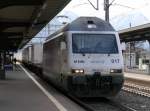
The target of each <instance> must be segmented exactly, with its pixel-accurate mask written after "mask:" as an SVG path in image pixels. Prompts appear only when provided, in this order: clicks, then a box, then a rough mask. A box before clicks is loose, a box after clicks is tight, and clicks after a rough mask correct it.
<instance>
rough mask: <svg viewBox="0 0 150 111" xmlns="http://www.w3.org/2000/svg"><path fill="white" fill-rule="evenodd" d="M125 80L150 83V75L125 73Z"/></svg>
mask: <svg viewBox="0 0 150 111" xmlns="http://www.w3.org/2000/svg"><path fill="white" fill-rule="evenodd" d="M124 76H125V78H131V79H136V80H140V81H146V82H150V75H146V74H136V73H127V72H125V73H124Z"/></svg>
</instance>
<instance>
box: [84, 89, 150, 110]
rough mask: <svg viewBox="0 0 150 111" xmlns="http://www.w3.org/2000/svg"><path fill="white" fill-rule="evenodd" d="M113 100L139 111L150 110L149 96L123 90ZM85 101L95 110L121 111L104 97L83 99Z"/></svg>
mask: <svg viewBox="0 0 150 111" xmlns="http://www.w3.org/2000/svg"><path fill="white" fill-rule="evenodd" d="M112 100H113V101H116V102H118V103H120V104H122V105H125V106H128V107H130V108H133V109H135V110H137V111H150V98H148V97H143V96H140V95H136V94H133V93H130V92H126V91H123V90H121V91H120V93H119V94H118V95H117V96H116V97H115V98H113V99H112ZM83 102H85V103H86V104H88V105H89V106H90V107H92V108H94V109H95V111H121V110H120V109H118V108H116V107H115V106H111V105H109V104H107V102H106V101H104V98H96V99H92V100H91V99H89V100H88V99H87V100H83Z"/></svg>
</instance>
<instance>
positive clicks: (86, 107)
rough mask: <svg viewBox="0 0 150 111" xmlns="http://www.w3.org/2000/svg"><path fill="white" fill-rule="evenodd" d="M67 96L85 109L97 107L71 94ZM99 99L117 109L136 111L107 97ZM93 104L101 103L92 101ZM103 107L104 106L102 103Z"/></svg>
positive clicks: (89, 109)
mask: <svg viewBox="0 0 150 111" xmlns="http://www.w3.org/2000/svg"><path fill="white" fill-rule="evenodd" d="M69 98H70V99H71V100H73V101H74V102H76V103H77V104H79V105H80V106H81V107H83V108H84V109H85V110H86V111H97V110H96V109H98V108H95V107H93V106H92V105H91V104H88V103H87V102H85V101H83V100H80V99H78V98H76V97H74V96H72V95H69ZM101 99H103V103H105V104H106V105H110V106H112V107H114V108H116V109H117V110H119V111H136V110H135V109H133V108H130V107H128V106H126V105H123V104H120V103H119V102H116V101H113V100H110V99H107V98H101ZM93 104H101V103H99V102H96V103H95V102H94V103H93ZM103 107H105V106H104V105H103ZM106 107H107V106H106Z"/></svg>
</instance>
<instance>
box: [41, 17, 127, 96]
mask: <svg viewBox="0 0 150 111" xmlns="http://www.w3.org/2000/svg"><path fill="white" fill-rule="evenodd" d="M43 75H44V76H45V77H47V78H49V79H50V80H51V82H52V83H54V84H55V85H56V86H58V87H59V88H61V89H63V90H65V91H67V92H69V93H71V94H73V95H75V96H77V97H112V96H115V95H116V94H117V93H118V92H119V91H120V89H121V88H122V85H123V81H124V76H123V57H122V49H121V44H120V40H119V36H118V33H117V32H116V31H115V30H114V28H113V27H112V26H111V25H110V24H109V23H107V22H105V21H103V20H102V19H99V18H96V17H80V18H78V19H76V20H74V21H73V22H71V23H69V24H67V25H66V26H64V27H63V28H62V29H60V30H59V31H57V32H55V33H53V34H52V35H50V36H49V37H48V38H47V40H46V41H45V43H44V45H43Z"/></svg>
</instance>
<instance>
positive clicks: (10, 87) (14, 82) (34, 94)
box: [0, 66, 63, 111]
mask: <svg viewBox="0 0 150 111" xmlns="http://www.w3.org/2000/svg"><path fill="white" fill-rule="evenodd" d="M0 111H60V110H59V109H58V108H57V107H56V106H55V104H54V103H53V102H52V101H51V100H50V99H49V98H48V97H47V96H46V95H45V94H44V93H43V91H42V90H41V89H40V88H39V87H37V85H36V84H35V83H34V82H33V81H32V80H31V79H30V78H29V77H28V76H27V74H26V73H25V72H24V70H23V69H22V68H21V66H17V68H16V69H15V70H13V71H6V80H0ZM62 111H63V110H62Z"/></svg>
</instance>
